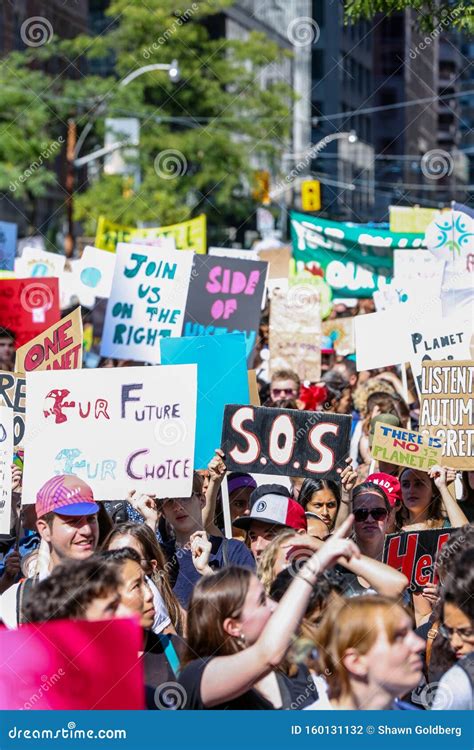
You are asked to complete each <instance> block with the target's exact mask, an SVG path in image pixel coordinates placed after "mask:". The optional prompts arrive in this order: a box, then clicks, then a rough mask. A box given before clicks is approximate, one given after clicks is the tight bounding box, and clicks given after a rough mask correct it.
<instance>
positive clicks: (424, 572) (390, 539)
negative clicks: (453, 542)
mask: <svg viewBox="0 0 474 750" xmlns="http://www.w3.org/2000/svg"><path fill="white" fill-rule="evenodd" d="M451 531H452V529H429V530H427V531H403V532H401V533H399V534H388V535H387V536H386V537H385V545H384V551H383V562H384V563H385V564H386V565H390V567H391V568H395V570H401V572H402V573H403V574H404V575H406V577H407V578H408V580H409V581H410V590H411V591H414V592H421V591H422V590H423V588H424V587H425V586H427V585H428V584H429V583H436V582H437V580H438V576H437V574H436V570H435V567H436V561H437V558H438V554H439V552H440V550H441V549H442V547H443V545H444V544H446V542H447V541H448V539H449V536H450V534H451Z"/></svg>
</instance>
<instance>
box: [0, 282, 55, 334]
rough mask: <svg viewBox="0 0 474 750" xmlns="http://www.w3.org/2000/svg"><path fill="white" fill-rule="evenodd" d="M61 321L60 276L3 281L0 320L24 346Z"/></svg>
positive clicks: (0, 295)
mask: <svg viewBox="0 0 474 750" xmlns="http://www.w3.org/2000/svg"><path fill="white" fill-rule="evenodd" d="M58 320H59V290H58V280H57V279H42V280H41V281H37V280H36V279H2V280H0V321H1V325H2V327H4V328H9V329H10V330H11V331H13V332H14V333H15V334H16V345H17V347H18V346H22V345H23V344H26V342H27V341H31V339H34V338H35V336H37V335H38V334H39V333H42V332H43V331H45V330H46V329H47V328H49V326H51V325H53V323H57V322H58Z"/></svg>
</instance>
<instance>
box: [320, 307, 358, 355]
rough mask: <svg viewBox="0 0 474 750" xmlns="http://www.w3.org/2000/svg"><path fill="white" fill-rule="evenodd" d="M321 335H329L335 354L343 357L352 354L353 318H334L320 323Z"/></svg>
mask: <svg viewBox="0 0 474 750" xmlns="http://www.w3.org/2000/svg"><path fill="white" fill-rule="evenodd" d="M321 332H322V334H323V336H329V338H330V339H331V341H332V344H333V346H334V349H335V350H336V352H337V354H340V355H341V356H343V357H345V356H347V355H348V354H354V352H355V343H354V318H352V317H350V318H335V319H334V320H323V322H322V323H321Z"/></svg>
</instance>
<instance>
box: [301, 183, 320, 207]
mask: <svg viewBox="0 0 474 750" xmlns="http://www.w3.org/2000/svg"><path fill="white" fill-rule="evenodd" d="M301 208H302V209H303V211H320V210H321V183H320V182H319V180H305V181H304V182H302V183H301Z"/></svg>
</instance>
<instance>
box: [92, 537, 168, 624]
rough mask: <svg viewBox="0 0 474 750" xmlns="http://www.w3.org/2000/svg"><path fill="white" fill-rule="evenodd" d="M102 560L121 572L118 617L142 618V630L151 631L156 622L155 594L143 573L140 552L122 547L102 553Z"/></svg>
mask: <svg viewBox="0 0 474 750" xmlns="http://www.w3.org/2000/svg"><path fill="white" fill-rule="evenodd" d="M101 558H102V559H103V560H105V561H106V562H107V563H109V564H111V565H112V567H115V568H116V570H117V571H118V572H119V586H118V593H119V597H120V603H119V607H118V609H117V616H118V617H124V616H125V617H126V616H129V615H130V612H132V613H134V614H135V615H137V616H138V617H139V618H140V625H141V626H142V628H144V629H145V630H146V631H148V630H151V628H152V627H153V623H154V621H155V606H154V603H153V593H152V590H151V588H150V586H149V585H148V581H147V579H146V576H145V573H144V572H143V569H142V565H141V560H140V555H139V554H138V552H136V551H135V550H134V549H131V548H130V547H122V548H121V549H113V550H106V551H104V552H101Z"/></svg>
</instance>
